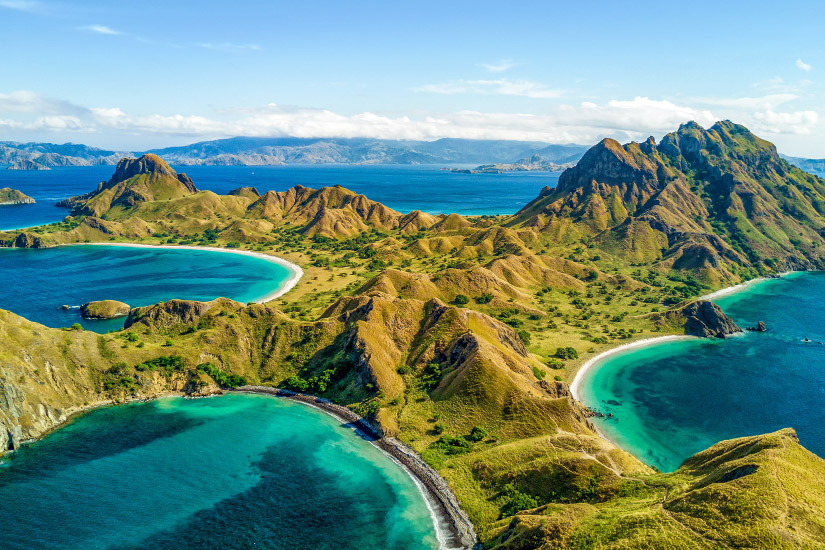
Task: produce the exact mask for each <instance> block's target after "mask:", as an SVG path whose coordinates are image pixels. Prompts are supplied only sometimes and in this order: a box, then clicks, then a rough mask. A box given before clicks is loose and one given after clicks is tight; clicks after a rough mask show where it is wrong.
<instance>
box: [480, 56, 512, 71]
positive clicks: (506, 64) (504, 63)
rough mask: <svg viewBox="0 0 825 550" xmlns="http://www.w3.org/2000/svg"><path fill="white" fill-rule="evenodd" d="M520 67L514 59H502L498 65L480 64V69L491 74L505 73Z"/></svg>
mask: <svg viewBox="0 0 825 550" xmlns="http://www.w3.org/2000/svg"><path fill="white" fill-rule="evenodd" d="M516 65H518V63H515V62H514V61H513V60H512V59H502V60H501V61H499V62H498V63H480V64H479V67H481V68H482V69H485V70H486V71H489V72H491V73H503V72H504V71H509V70H510V69H512V68H513V67H515V66H516Z"/></svg>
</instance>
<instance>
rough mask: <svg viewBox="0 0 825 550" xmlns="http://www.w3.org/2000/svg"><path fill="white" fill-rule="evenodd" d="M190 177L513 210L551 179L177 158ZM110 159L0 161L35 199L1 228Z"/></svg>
mask: <svg viewBox="0 0 825 550" xmlns="http://www.w3.org/2000/svg"><path fill="white" fill-rule="evenodd" d="M174 168H175V169H176V170H177V171H178V172H186V173H187V174H188V175H189V176H191V177H192V180H193V181H194V182H195V185H196V186H197V188H198V189H203V190H209V191H214V192H215V193H218V194H226V193H228V192H229V191H230V190H232V189H235V188H237V187H243V186H253V187H257V189H258V190H259V191H260V192H261V193H265V192H266V191H270V190H272V191H284V190H286V189H289V188H291V187H294V186H296V185H303V186H305V187H312V188H314V189H317V188H319V187H323V186H329V185H338V184H340V185H343V186H344V187H347V188H349V189H351V190H353V191H355V192H357V193H362V194H364V195H366V196H367V197H369V198H370V199H372V200H376V201H379V202H382V203H384V204H386V205H387V206H389V207H390V208H394V209H395V210H398V211H400V212H403V213H407V212H409V211H410V210H423V211H424V212H431V213H434V214H439V213H451V212H457V213H459V214H465V215H470V214H513V213H515V212H516V211H518V210H519V209H520V208H521V207H522V206H524V205H525V204H527V203H528V202H530V201H531V200H533V199H534V198H536V196H538V194H539V191H540V190H541V188H542V187H544V186H545V185H549V186H550V187H555V185H556V183H557V182H558V179H559V174H558V173H553V172H510V173H506V174H457V173H453V172H450V171H449V170H441V166H438V165H407V164H404V165H370V166H350V165H340V164H322V165H301V164H298V165H289V166H175V167H174ZM113 172H114V166H89V167H72V168H54V169H52V170H49V171H14V170H3V169H2V168H0V187H11V188H13V189H19V190H20V191H23V192H24V193H26V194H27V195H29V196H31V197H32V198H34V199H35V200H36V201H37V203H36V204H33V205H19V206H3V207H0V230H3V229H18V228H21V227H31V226H34V225H42V224H46V223H53V222H57V221H60V220H62V219H63V218H64V217H66V215H67V214H68V211H67V210H66V209H65V208H57V207H56V206H55V203H57V201H59V200H60V199H63V198H66V197H70V196H73V195H79V194H82V193H86V192H88V191H92V190H93V189H94V188H95V187H96V186H97V184H98V182H100V181H104V180H108V179H109V178H110V177H111V176H112V173H113Z"/></svg>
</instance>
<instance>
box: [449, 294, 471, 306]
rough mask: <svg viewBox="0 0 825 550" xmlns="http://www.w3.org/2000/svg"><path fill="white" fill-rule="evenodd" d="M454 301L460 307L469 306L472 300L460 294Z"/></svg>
mask: <svg viewBox="0 0 825 550" xmlns="http://www.w3.org/2000/svg"><path fill="white" fill-rule="evenodd" d="M453 301H454V302H455V303H456V304H458V305H460V306H463V305H464V304H469V303H470V298H469V297H467V296H465V295H464V294H458V295H456V297H455V300H453Z"/></svg>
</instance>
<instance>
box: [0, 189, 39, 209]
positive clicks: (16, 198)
mask: <svg viewBox="0 0 825 550" xmlns="http://www.w3.org/2000/svg"><path fill="white" fill-rule="evenodd" d="M11 204H34V199H33V198H31V197H30V196H28V195H26V194H25V193H23V192H21V191H18V190H17V189H11V188H10V187H4V188H2V189H0V206H4V205H11Z"/></svg>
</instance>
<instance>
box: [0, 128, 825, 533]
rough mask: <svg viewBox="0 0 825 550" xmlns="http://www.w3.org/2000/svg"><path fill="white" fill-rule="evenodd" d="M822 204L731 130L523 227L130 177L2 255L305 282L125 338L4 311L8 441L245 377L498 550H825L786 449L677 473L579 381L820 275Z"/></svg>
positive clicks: (619, 161) (817, 184)
mask: <svg viewBox="0 0 825 550" xmlns="http://www.w3.org/2000/svg"><path fill="white" fill-rule="evenodd" d="M127 168H128V169H127ZM190 183H191V182H190ZM820 189H822V190H823V192H825V186H823V182H822V180H819V179H818V178H815V177H814V176H809V175H806V174H804V173H802V172H800V171H798V170H797V169H795V168H792V167H790V166H789V165H787V163H785V162H784V161H782V160H781V159H779V158H778V157H777V156H776V154H775V150H774V149H773V148H772V146H771V145H770V144H768V143H767V142H763V141H762V140H759V139H758V138H756V137H755V136H753V135H752V134H750V133H749V132H747V130H745V129H743V128H742V127H738V126H736V125H733V124H731V123H719V124H717V125H715V126H714V127H713V128H711V129H710V130H708V131H705V130H703V129H701V128H699V127H698V126H696V125H695V124H688V125H684V126H682V128H680V130H679V131H678V132H676V133H674V134H671V135H669V136H667V137H666V138H665V139H664V140H663V141H662V143H661V144H659V145H656V144H655V143H653V142H652V141H651V140H649V141H648V142H645V143H643V144H628V145H625V146H620V145H619V144H617V143H615V142H611V141H609V140H606V141H604V142H602V143H601V144H599V145H597V146H596V147H594V148H593V149H591V150H590V151H589V152H588V153H587V154H586V155H585V157H584V158H583V159H582V161H581V162H580V163H579V165H578V166H577V167H576V168H573V169H571V170H568V171H567V172H565V173H564V175H563V176H562V178H561V179H560V184H559V188H558V189H557V190H545V191H543V192H542V194H541V195H540V196H539V197H538V198H537V199H536V200H535V201H533V202H532V203H531V204H529V205H527V206H526V207H525V208H524V209H523V210H522V211H521V212H519V213H518V214H517V215H516V216H513V217H506V216H480V217H462V216H459V215H455V214H452V215H449V216H443V215H442V216H432V215H429V214H425V213H421V212H412V213H409V214H406V215H402V214H400V213H398V212H395V211H394V210H392V209H389V208H387V207H385V206H384V205H381V204H380V203H376V202H374V201H371V200H369V199H368V198H366V197H363V196H361V195H357V194H356V193H353V192H351V191H349V190H347V189H344V188H342V187H330V188H322V189H317V190H316V189H310V188H306V187H300V186H299V187H295V188H293V189H290V190H288V191H284V192H280V193H275V192H268V193H266V194H264V195H263V196H261V195H260V194H259V193H258V192H257V191H254V190H252V189H246V190H243V189H242V190H237V192H233V193H231V194H230V195H226V196H219V195H216V194H214V193H211V192H203V191H201V192H198V191H196V190H195V188H194V185H191V188H190V186H189V185H188V184H187V183H186V182H185V181H184V179H183V177H181V176H179V175H177V174H175V173H174V171H171V168H169V167H168V165H165V163H164V162H163V161H162V160H160V159H159V158H156V157H155V158H146V157H144V158H142V159H138V160H133V161H129V163H127V164H124V165H123V167H119V168H118V171H117V172H116V174H115V176H114V177H113V178H112V180H111V181H110V182H109V183H108V184H102V185H101V186H100V187H99V188H98V189H97V190H96V191H95V192H92V193H90V194H89V195H87V196H84V197H79V198H76V204H75V210H74V211H73V215H72V216H70V217H68V218H67V219H66V220H64V221H63V222H61V223H59V224H53V225H50V226H44V227H40V228H34V229H32V230H27V231H26V232H23V233H20V232H7V233H0V244H3V245H5V246H30V247H37V246H51V245H54V244H60V243H69V242H84V241H86V242H106V241H113V242H141V243H145V244H175V243H179V244H188V245H205V246H222V247H228V248H241V249H246V250H254V251H258V252H262V253H271V254H277V255H278V256H282V257H284V258H287V259H289V260H291V261H294V262H296V263H298V264H300V265H301V266H302V267H303V268H304V270H305V275H304V277H303V278H302V279H301V281H300V282H299V284H298V285H297V286H296V288H295V289H293V290H292V291H291V292H290V293H288V294H287V295H285V296H283V297H282V298H279V299H278V300H275V301H273V302H270V303H268V304H265V305H243V304H238V303H235V302H232V301H229V300H223V299H221V300H217V301H214V302H208V303H198V302H187V301H180V300H172V301H169V302H166V303H162V304H157V305H154V306H150V307H145V308H138V309H136V310H133V311H132V313H131V314H130V317H129V319H128V321H127V328H126V329H124V330H122V331H118V332H114V333H110V334H107V335H93V334H89V333H85V332H83V331H80V330H72V329H66V330H61V329H48V328H45V327H42V326H39V325H36V324H34V323H30V322H28V321H25V320H23V319H21V318H19V317H17V316H15V315H13V314H11V313H6V312H3V313H2V314H0V331H2V333H0V337H2V338H0V341H3V342H7V344H6V345H4V346H3V347H0V354H1V355H0V362H2V364H3V365H4V366H6V365H8V366H7V367H6V372H7V374H6V375H4V378H3V381H2V383H3V388H4V390H3V391H4V395H10V396H13V397H12V398H11V400H7V401H6V404H5V405H4V404H2V402H0V422H2V423H3V425H4V426H6V427H7V428H8V429H7V430H6V431H7V432H8V435H7V436H6V445H5V446H6V447H9V446H10V445H9V440H11V442H12V445H16V444H17V443H19V441H20V440H22V439H26V438H29V437H37V436H39V435H40V434H42V433H43V432H44V431H45V430H47V429H49V428H51V427H53V426H54V425H56V424H58V423H59V422H60V421H61V420H62V419H64V418H65V417H66V416H67V415H68V414H69V413H71V412H72V411H75V410H77V409H78V408H79V407H83V406H86V405H91V404H94V403H99V402H105V401H107V400H114V401H118V400H124V399H130V398H138V397H141V398H142V397H152V396H156V395H158V394H160V393H162V392H164V391H177V392H184V393H208V392H210V391H214V390H215V389H217V388H218V386H224V387H227V386H232V385H237V384H240V383H242V382H248V383H253V384H260V385H269V386H278V387H286V388H290V389H294V390H298V391H305V392H308V393H313V394H317V395H322V396H324V397H327V398H329V399H332V400H334V401H336V402H338V403H342V404H344V405H346V406H348V407H350V408H352V409H353V410H355V411H356V412H358V413H360V414H362V415H364V416H367V417H369V418H371V419H373V420H374V421H375V422H376V423H378V424H379V425H380V426H381V428H382V429H383V430H384V431H385V432H386V433H388V434H391V435H395V436H397V437H399V438H400V439H401V440H402V441H403V442H404V443H406V444H407V445H409V446H411V447H412V448H413V449H415V450H416V451H418V452H419V453H420V454H421V455H422V456H423V457H424V458H425V460H427V462H428V463H430V464H431V465H432V466H433V467H435V468H436V469H437V470H438V471H439V472H440V473H441V474H442V475H443V476H444V477H445V478H446V479H447V480H448V482H449V483H450V486H451V487H452V488H453V490H454V491H455V493H456V495H457V496H458V498H459V500H460V502H461V503H462V506H463V507H464V508H465V509H466V510H467V512H468V513H469V515H470V517H471V518H472V520H473V521H474V523H475V525H476V526H477V529H478V532H479V533H480V535H481V537H482V539H483V540H484V541H485V542H486V543H488V545H489V546H490V547H502V548H594V547H595V548H637V547H650V548H679V547H682V548H697V547H698V548H702V547H707V548H717V547H723V548H724V547H742V546H745V547H764V548H769V547H782V546H783V545H785V546H788V547H790V546H792V545H796V546H805V545H807V546H808V547H812V548H813V547H819V546H818V545H820V546H821V543H820V542H819V541H821V540H823V537H822V520H821V519H820V518H822V517H823V516H825V514H823V512H825V506H823V501H822V499H825V493H823V492H822V491H820V490H819V489H818V485H817V484H816V483H815V479H817V476H820V477H821V470H822V468H823V464H825V463H823V461H822V460H821V459H819V458H817V457H815V456H813V455H811V454H810V453H808V452H807V451H805V450H804V449H802V448H801V447H800V446H799V444H798V442H797V441H796V440H795V437H794V436H793V434H792V433H791V432H788V431H785V432H780V433H777V434H769V435H767V436H759V437H756V438H749V439H746V440H736V441H731V442H723V443H720V444H719V445H717V446H714V447H713V448H711V449H709V450H708V451H705V452H704V453H700V454H699V455H697V456H696V457H694V458H693V459H691V460H689V461H688V462H686V463H685V465H684V466H683V467H682V469H680V470H679V471H677V472H675V473H672V474H666V475H664V474H659V473H656V472H653V471H652V470H650V469H649V468H647V467H646V466H645V465H643V464H642V463H640V462H639V461H638V460H636V459H635V458H633V457H632V456H630V455H629V454H627V453H625V452H623V451H621V450H619V449H617V448H615V447H614V446H612V445H611V444H610V443H608V442H606V441H604V440H603V439H601V438H600V437H599V436H598V434H596V432H595V431H594V430H593V428H592V426H591V425H590V423H589V422H588V417H589V416H590V415H591V414H592V412H591V411H588V410H587V409H585V408H584V407H582V406H581V405H580V404H579V403H577V402H576V401H575V400H573V399H572V397H571V396H570V394H569V389H568V387H567V383H568V382H570V381H571V380H572V378H573V377H574V375H575V372H576V369H577V368H578V367H579V365H581V364H582V363H583V362H584V361H586V360H587V359H588V358H590V357H592V356H593V355H595V354H596V353H599V352H601V351H603V350H605V349H608V348H610V347H613V346H615V345H616V344H617V343H620V342H625V341H628V340H632V339H635V338H639V337H648V336H651V335H656V334H669V333H681V332H684V330H685V329H684V326H685V318H684V315H683V314H681V313H680V312H681V311H682V308H683V306H684V305H685V304H686V303H687V302H690V301H691V300H693V299H695V298H696V296H698V295H700V294H702V293H704V292H706V291H709V290H711V289H714V288H717V287H719V286H721V285H723V284H726V283H727V282H739V281H741V280H744V279H747V278H751V277H754V276H756V275H758V274H762V273H771V272H776V271H780V270H782V269H786V268H788V267H794V266H796V267H813V266H817V265H819V262H820V257H819V255H818V251H819V248H818V247H819V245H818V244H815V243H818V242H819V240H820V239H821V237H820V236H819V230H820V228H822V227H823V226H825V219H823V218H822V217H821V216H820V210H819V209H820V208H821V205H820V204H819V202H818V201H819V194H820ZM124 197H127V198H128V197H132V198H134V199H135V200H132V199H128V200H127V198H124ZM824 204H825V203H824ZM741 228H746V229H747V231H745V230H744V229H741ZM8 403H12V404H11V405H9V404H8ZM1 432H2V430H0V433H1ZM0 437H2V436H0ZM2 442H3V441H2V440H0V443H2ZM803 487H809V488H810V490H808V491H807V492H805V491H803V490H802V488H803Z"/></svg>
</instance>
